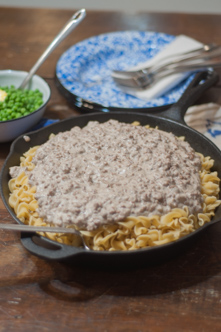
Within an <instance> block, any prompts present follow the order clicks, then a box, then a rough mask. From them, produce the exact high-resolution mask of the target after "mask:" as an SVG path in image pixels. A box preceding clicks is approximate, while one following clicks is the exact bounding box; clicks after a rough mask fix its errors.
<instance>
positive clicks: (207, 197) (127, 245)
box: [9, 146, 221, 251]
mask: <svg viewBox="0 0 221 332" xmlns="http://www.w3.org/2000/svg"><path fill="white" fill-rule="evenodd" d="M37 149H38V146H35V147H33V148H30V149H29V150H28V151H27V152H26V153H24V155H23V156H22V157H21V158H20V166H21V167H22V168H24V169H27V170H28V171H31V170H33V169H34V167H35V165H34V163H33V162H32V159H33V157H34V156H35V153H36V151H37ZM198 155H199V156H200V158H201V165H202V166H201V171H200V179H201V187H202V196H203V206H202V211H203V212H202V213H198V214H197V215H193V214H189V211H188V208H187V207H184V208H183V209H180V208H174V209H172V210H171V212H169V213H167V214H165V215H154V216H150V217H146V216H137V217H134V216H129V217H127V218H125V220H123V221H120V222H117V223H115V224H113V225H103V226H101V227H99V228H98V229H96V230H93V231H87V230H80V231H81V233H82V234H83V236H84V239H85V242H86V244H87V245H88V246H89V247H90V248H91V249H93V250H108V251H115V250H134V249H140V248H147V247H153V246H157V245H162V244H165V243H169V242H172V241H175V240H177V239H180V238H181V237H183V236H185V235H187V234H189V233H191V232H193V231H195V230H196V229H198V228H199V227H201V226H203V225H204V224H205V223H208V222H209V221H210V220H211V218H212V217H213V216H214V213H215V212H214V211H215V209H216V208H217V207H218V206H219V205H220V203H221V201H220V200H218V195H219V183H220V179H219V178H218V175H217V172H215V171H211V168H212V167H213V164H214V161H213V160H212V159H211V158H210V157H204V156H203V155H202V154H198ZM9 189H10V192H11V194H10V197H9V205H10V206H11V207H12V208H13V209H14V211H15V214H16V216H17V218H18V219H19V220H21V221H22V222H23V223H24V224H28V225H33V226H54V225H53V224H47V223H46V222H45V221H44V220H43V219H42V218H40V217H39V215H38V212H37V209H38V202H37V200H36V199H35V192H36V188H35V187H31V186H30V184H29V181H28V176H27V174H26V173H25V171H22V172H20V173H19V175H18V176H17V177H15V178H12V179H11V180H10V181H9ZM68 227H75V226H74V225H69V226H68ZM40 234H41V235H43V236H46V237H47V238H49V239H51V240H54V241H57V242H59V243H63V244H67V245H73V246H80V245H81V244H80V243H79V238H77V237H76V236H75V235H74V234H63V233H47V232H45V233H40Z"/></svg>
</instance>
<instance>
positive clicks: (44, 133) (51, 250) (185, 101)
mask: <svg viewBox="0 0 221 332" xmlns="http://www.w3.org/2000/svg"><path fill="white" fill-rule="evenodd" d="M217 81H218V75H217V74H216V73H215V72H213V71H212V72H201V73H199V74H197V75H196V77H195V78H194V80H193V81H192V82H191V83H190V85H189V87H188V88H187V90H186V91H185V92H184V94H183V96H182V97H181V98H180V100H179V101H178V102H177V103H176V104H175V105H173V106H172V107H171V108H170V109H168V110H166V111H163V112H161V113H157V115H154V114H141V113H133V112H129V113H127V112H110V113H94V114H87V115H81V116H78V117H73V118H69V119H66V120H63V121H61V122H59V123H56V124H53V125H51V126H48V127H45V128H43V129H40V130H38V131H35V132H32V133H29V136H30V138H31V140H30V142H26V141H25V140H24V139H23V137H22V136H21V137H19V138H18V139H16V140H15V141H14V142H13V144H12V146H11V151H10V153H9V156H8V157H7V159H6V161H5V164H4V166H3V169H2V172H1V195H2V199H3V202H4V204H5V206H6V208H7V209H8V211H9V213H10V214H11V215H12V217H13V218H14V219H15V220H16V221H17V222H18V223H19V220H18V219H17V218H16V217H15V214H14V212H13V211H12V209H11V208H10V206H9V205H8V197H9V190H8V181H9V167H11V166H14V165H18V164H19V158H20V156H21V155H22V154H23V153H24V152H25V151H27V150H28V149H29V148H30V147H31V146H34V145H38V144H42V143H44V142H45V141H46V140H47V139H48V137H49V135H50V133H55V134H56V133H58V132H60V131H65V130H69V129H70V128H72V127H73V126H76V125H77V126H80V127H83V126H85V125H86V124H87V123H88V121H91V120H96V121H99V122H105V121H107V120H109V119H110V118H112V119H116V120H119V121H121V122H127V123H131V122H133V121H135V120H136V121H139V122H140V123H141V125H146V124H149V125H150V126H153V127H155V126H158V127H159V129H162V130H165V131H168V132H173V133H174V134H175V135H177V136H185V137H186V140H187V141H188V142H189V143H190V144H191V146H192V147H193V148H194V149H195V150H196V151H198V152H201V153H203V154H204V155H205V156H207V155H208V156H211V158H213V159H214V160H215V165H214V170H216V171H218V174H219V175H221V151H220V150H219V149H218V148H217V147H216V146H215V145H214V144H213V143H212V142H211V141H210V140H208V139H207V138H206V137H205V136H203V135H202V134H200V133H198V132H197V131H195V130H194V129H192V128H189V127H188V126H187V125H186V124H185V122H184V115H185V112H186V110H187V108H188V107H189V106H190V105H192V104H193V102H194V101H195V100H196V99H198V98H199V96H200V95H201V94H202V93H203V92H204V91H205V90H207V89H208V88H209V87H211V86H212V85H214V84H215V83H216V82H217ZM79 139H80V137H79ZM220 219H221V207H219V208H218V209H217V211H216V214H215V217H214V219H213V220H212V221H211V222H210V223H209V224H207V225H205V226H203V227H202V228H200V229H199V230H197V231H195V232H193V233H191V234H189V235H187V236H185V237H184V238H182V239H179V240H177V241H175V242H172V243H169V244H165V245H161V246H157V247H152V248H147V249H140V250H134V251H128V252H120V251H116V252H96V251H86V250H84V249H83V248H75V247H71V246H67V245H62V244H59V243H56V242H53V241H51V240H48V239H46V238H44V237H40V236H38V235H35V234H33V233H31V232H30V233H28V234H27V233H23V234H22V235H21V242H22V244H23V245H24V247H25V248H26V249H27V250H29V251H30V252H31V253H32V254H35V255H37V256H39V257H41V258H44V259H50V260H60V261H68V262H69V263H71V264H72V265H73V264H76V263H79V262H81V263H82V264H86V265H91V264H92V265H93V266H111V267H114V266H119V265H120V266H127V267H133V266H137V265H143V264H152V263H157V262H160V261H162V260H167V259H169V258H171V257H173V256H174V254H178V253H180V252H181V251H183V250H184V249H186V248H187V247H189V245H190V244H194V242H195V241H196V240H197V238H198V236H199V235H201V233H202V232H206V231H207V229H208V227H209V226H210V225H213V224H215V223H216V222H218V221H219V220H220ZM24 234H25V235H24Z"/></svg>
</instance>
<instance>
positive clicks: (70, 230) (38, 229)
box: [0, 224, 90, 250]
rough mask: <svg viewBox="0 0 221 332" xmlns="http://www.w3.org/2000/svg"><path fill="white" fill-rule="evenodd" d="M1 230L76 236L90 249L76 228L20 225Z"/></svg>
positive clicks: (4, 225)
mask: <svg viewBox="0 0 221 332" xmlns="http://www.w3.org/2000/svg"><path fill="white" fill-rule="evenodd" d="M0 229H6V230H9V231H20V232H27V233H30V232H51V233H68V234H75V235H77V236H78V237H80V239H81V241H82V244H83V246H84V248H85V249H86V250H90V248H89V247H88V246H87V245H86V243H85V241H84V237H83V235H82V234H81V232H80V231H78V230H76V229H74V228H65V227H47V226H30V225H25V224H24V225H19V224H0Z"/></svg>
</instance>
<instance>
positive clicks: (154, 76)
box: [112, 45, 221, 88]
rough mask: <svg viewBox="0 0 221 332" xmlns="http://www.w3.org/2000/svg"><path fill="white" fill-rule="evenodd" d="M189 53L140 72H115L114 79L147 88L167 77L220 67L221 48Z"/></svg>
mask: <svg viewBox="0 0 221 332" xmlns="http://www.w3.org/2000/svg"><path fill="white" fill-rule="evenodd" d="M187 53H188V54H187ZM187 53H185V55H180V56H174V57H171V59H172V60H170V61H166V62H165V61H160V62H159V63H157V64H155V65H153V66H150V67H146V68H143V69H140V70H132V71H113V72H112V77H113V79H114V80H115V81H116V83H118V84H120V85H123V86H127V87H133V88H146V87H147V86H148V85H150V84H152V83H153V82H154V81H156V80H158V79H159V78H162V77H164V76H166V75H171V74H173V73H178V72H184V71H197V70H203V69H205V68H208V67H211V66H212V67H214V66H216V67H218V66H220V61H217V58H218V57H220V55H221V46H217V45H211V46H208V48H206V49H203V50H202V49H201V50H200V49H198V50H197V51H195V53H194V51H193V52H187ZM190 54H191V55H190ZM209 60H211V61H209Z"/></svg>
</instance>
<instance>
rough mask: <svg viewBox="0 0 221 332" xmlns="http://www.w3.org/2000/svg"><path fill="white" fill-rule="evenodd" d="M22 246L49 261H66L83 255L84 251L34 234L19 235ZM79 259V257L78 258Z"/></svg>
mask: <svg viewBox="0 0 221 332" xmlns="http://www.w3.org/2000/svg"><path fill="white" fill-rule="evenodd" d="M21 242H22V244H23V246H24V247H25V248H26V249H27V250H28V251H29V252H30V253H32V254H34V255H36V256H38V257H40V258H43V259H49V260H66V259H69V258H70V257H72V258H73V257H74V256H76V258H77V257H78V256H81V255H82V254H85V252H86V251H85V249H83V248H80V247H79V248H78V247H72V246H68V245H63V244H60V243H55V242H54V241H52V240H49V239H45V238H44V237H43V236H39V235H36V234H34V233H30V234H28V233H26V234H21ZM78 258H79V257H78Z"/></svg>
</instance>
